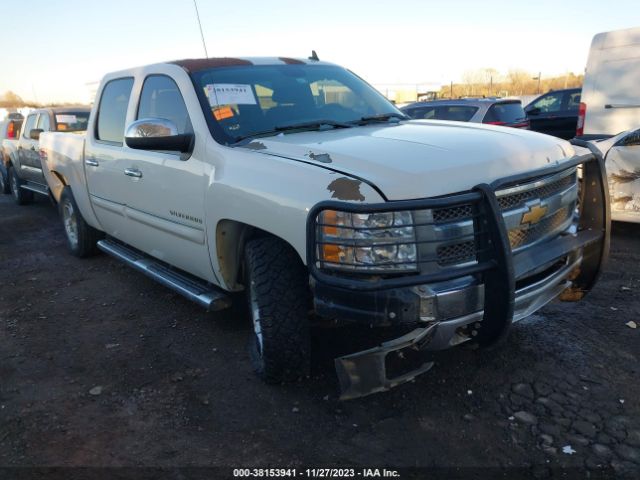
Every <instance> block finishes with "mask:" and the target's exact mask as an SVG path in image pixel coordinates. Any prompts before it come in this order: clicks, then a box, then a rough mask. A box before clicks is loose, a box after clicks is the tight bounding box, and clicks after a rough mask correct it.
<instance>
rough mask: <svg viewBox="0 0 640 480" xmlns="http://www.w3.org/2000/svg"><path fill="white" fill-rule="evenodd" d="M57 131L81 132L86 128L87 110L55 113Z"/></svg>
mask: <svg viewBox="0 0 640 480" xmlns="http://www.w3.org/2000/svg"><path fill="white" fill-rule="evenodd" d="M55 119H56V131H57V132H81V131H84V130H86V129H87V124H88V123H89V112H64V113H56V114H55Z"/></svg>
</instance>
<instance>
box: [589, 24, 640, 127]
mask: <svg viewBox="0 0 640 480" xmlns="http://www.w3.org/2000/svg"><path fill="white" fill-rule="evenodd" d="M637 128H640V27H636V28H629V29H626V30H617V31H614V32H604V33H599V34H597V35H596V36H595V37H593V41H592V42H591V50H590V51H589V59H588V60H587V69H586V72H585V75H584V85H583V87H582V102H581V103H580V114H579V117H578V129H577V132H576V136H577V137H578V138H582V139H584V140H592V139H597V138H607V137H611V136H613V135H617V134H619V133H621V132H624V131H629V130H636V129H637Z"/></svg>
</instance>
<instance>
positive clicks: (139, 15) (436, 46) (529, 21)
mask: <svg viewBox="0 0 640 480" xmlns="http://www.w3.org/2000/svg"><path fill="white" fill-rule="evenodd" d="M5 3H7V4H10V5H11V7H9V6H6V5H3V4H5ZM0 6H2V7H3V8H2V11H3V18H2V42H3V43H2V47H1V48H0V93H2V92H4V91H6V90H12V91H14V92H16V93H17V94H19V95H20V96H21V97H23V98H25V99H35V100H38V101H40V102H46V101H87V100H88V98H87V92H88V87H87V83H90V82H97V81H99V80H100V78H101V77H102V75H104V74H105V73H107V72H109V71H112V70H120V69H123V68H127V67H132V66H137V65H144V64H148V63H154V62H158V61H163V60H172V59H178V58H190V57H201V56H204V50H203V46H202V41H201V38H200V32H199V30H198V25H197V22H196V15H195V10H194V5H193V0H137V1H131V0H109V1H107V0H103V1H95V0H82V1H80V0H66V1H65V0H61V1H57V2H53V1H51V0H30V1H29V2H27V3H26V4H20V3H19V2H17V3H16V2H12V1H10V0H0ZM198 6H199V9H200V17H201V19H202V25H203V30H204V35H205V40H206V44H207V48H208V50H209V56H292V57H306V56H308V55H309V54H310V53H311V49H315V50H316V51H317V52H318V55H319V56H320V58H321V59H323V60H328V61H332V62H336V63H339V64H341V65H344V66H346V67H349V68H350V69H351V70H353V71H355V72H356V73H358V74H359V75H360V76H362V77H364V78H365V79H366V80H368V81H369V82H370V83H373V84H377V85H380V84H399V83H406V84H421V83H434V82H435V83H442V84H448V83H449V81H451V80H453V81H459V80H460V79H461V76H462V74H463V73H464V71H465V70H471V69H476V68H484V67H492V68H496V69H498V70H499V71H501V72H506V71H507V70H508V69H510V68H522V69H526V70H530V71H532V72H538V71H541V72H542V75H543V77H544V76H549V75H557V74H563V73H566V72H567V71H572V72H574V73H581V72H582V71H583V70H584V66H585V63H586V59H587V54H588V52H589V45H590V43H591V39H592V37H593V35H594V34H596V33H598V32H602V31H608V30H617V29H621V28H628V27H634V26H640V15H638V11H639V10H638V1H637V0H633V1H632V0H629V1H625V0H615V1H604V0H580V1H566V0H553V1H550V0H536V1H520V0H511V1H493V0H482V1H477V0H476V1H457V0H447V1H430V0H422V1H420V0H415V1H414V0H395V1H390V2H383V1H375V0H364V1H360V0H322V1H317V2H314V1H309V2H306V1H302V0H291V1H290V0H233V1H220V0H215V1H214V0H198ZM14 18H15V21H14ZM8 45H11V47H10V48H8Z"/></svg>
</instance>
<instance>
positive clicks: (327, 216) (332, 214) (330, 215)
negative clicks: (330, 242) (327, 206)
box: [322, 210, 338, 235]
mask: <svg viewBox="0 0 640 480" xmlns="http://www.w3.org/2000/svg"><path fill="white" fill-rule="evenodd" d="M322 223H323V224H324V225H323V226H322V233H324V234H325V235H336V234H337V233H338V228H337V225H338V212H336V211H335V210H325V211H324V212H322Z"/></svg>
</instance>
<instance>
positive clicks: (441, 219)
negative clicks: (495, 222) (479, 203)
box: [433, 205, 473, 223]
mask: <svg viewBox="0 0 640 480" xmlns="http://www.w3.org/2000/svg"><path fill="white" fill-rule="evenodd" d="M472 216H473V208H472V207H471V205H459V206H457V207H449V208H436V209H434V210H433V221H434V222H435V223H447V222H454V221H456V220H461V219H468V218H471V217H472Z"/></svg>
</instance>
